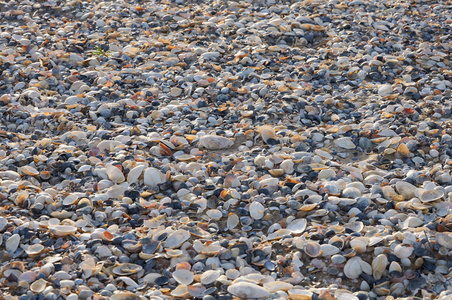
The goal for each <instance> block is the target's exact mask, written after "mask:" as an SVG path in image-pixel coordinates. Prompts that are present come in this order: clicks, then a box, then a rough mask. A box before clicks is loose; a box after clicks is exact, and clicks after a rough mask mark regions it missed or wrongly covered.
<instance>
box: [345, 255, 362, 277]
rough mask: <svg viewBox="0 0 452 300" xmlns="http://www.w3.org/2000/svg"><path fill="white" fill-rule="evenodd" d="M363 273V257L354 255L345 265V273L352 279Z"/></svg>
mask: <svg viewBox="0 0 452 300" xmlns="http://www.w3.org/2000/svg"><path fill="white" fill-rule="evenodd" d="M362 273H363V269H362V267H361V258H359V257H352V258H350V259H349V260H348V261H347V263H346V264H345V266H344V274H345V276H347V277H348V278H350V279H357V278H358V277H359V276H360V275H361V274H362Z"/></svg>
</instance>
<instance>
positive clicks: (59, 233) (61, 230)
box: [49, 225, 77, 237]
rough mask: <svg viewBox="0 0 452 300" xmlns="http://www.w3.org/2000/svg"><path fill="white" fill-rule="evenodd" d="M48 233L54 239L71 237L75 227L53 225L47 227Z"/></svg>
mask: <svg viewBox="0 0 452 300" xmlns="http://www.w3.org/2000/svg"><path fill="white" fill-rule="evenodd" d="M49 230H50V232H51V233H52V234H53V235H54V236H56V237H63V236H68V235H72V234H74V233H76V232H77V227H74V226H69V225H53V226H49Z"/></svg>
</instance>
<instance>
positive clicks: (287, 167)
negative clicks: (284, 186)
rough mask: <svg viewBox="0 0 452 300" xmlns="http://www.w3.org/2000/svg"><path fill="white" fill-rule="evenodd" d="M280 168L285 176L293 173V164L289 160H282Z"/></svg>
mask: <svg viewBox="0 0 452 300" xmlns="http://www.w3.org/2000/svg"><path fill="white" fill-rule="evenodd" d="M280 167H281V169H282V170H283V171H284V173H286V174H292V173H293V172H294V162H293V161H292V160H291V159H285V160H283V162H282V163H281V165H280Z"/></svg>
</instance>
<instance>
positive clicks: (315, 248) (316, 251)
mask: <svg viewBox="0 0 452 300" xmlns="http://www.w3.org/2000/svg"><path fill="white" fill-rule="evenodd" d="M303 250H304V252H305V253H306V254H307V255H309V256H310V257H317V256H319V255H320V254H321V253H322V250H321V248H320V245H319V243H317V242H307V243H306V245H305V246H304V248H303Z"/></svg>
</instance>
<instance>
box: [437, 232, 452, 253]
mask: <svg viewBox="0 0 452 300" xmlns="http://www.w3.org/2000/svg"><path fill="white" fill-rule="evenodd" d="M436 242H437V243H438V244H439V245H440V246H441V247H444V248H446V249H448V250H452V236H451V235H450V234H447V233H437V234H436Z"/></svg>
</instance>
